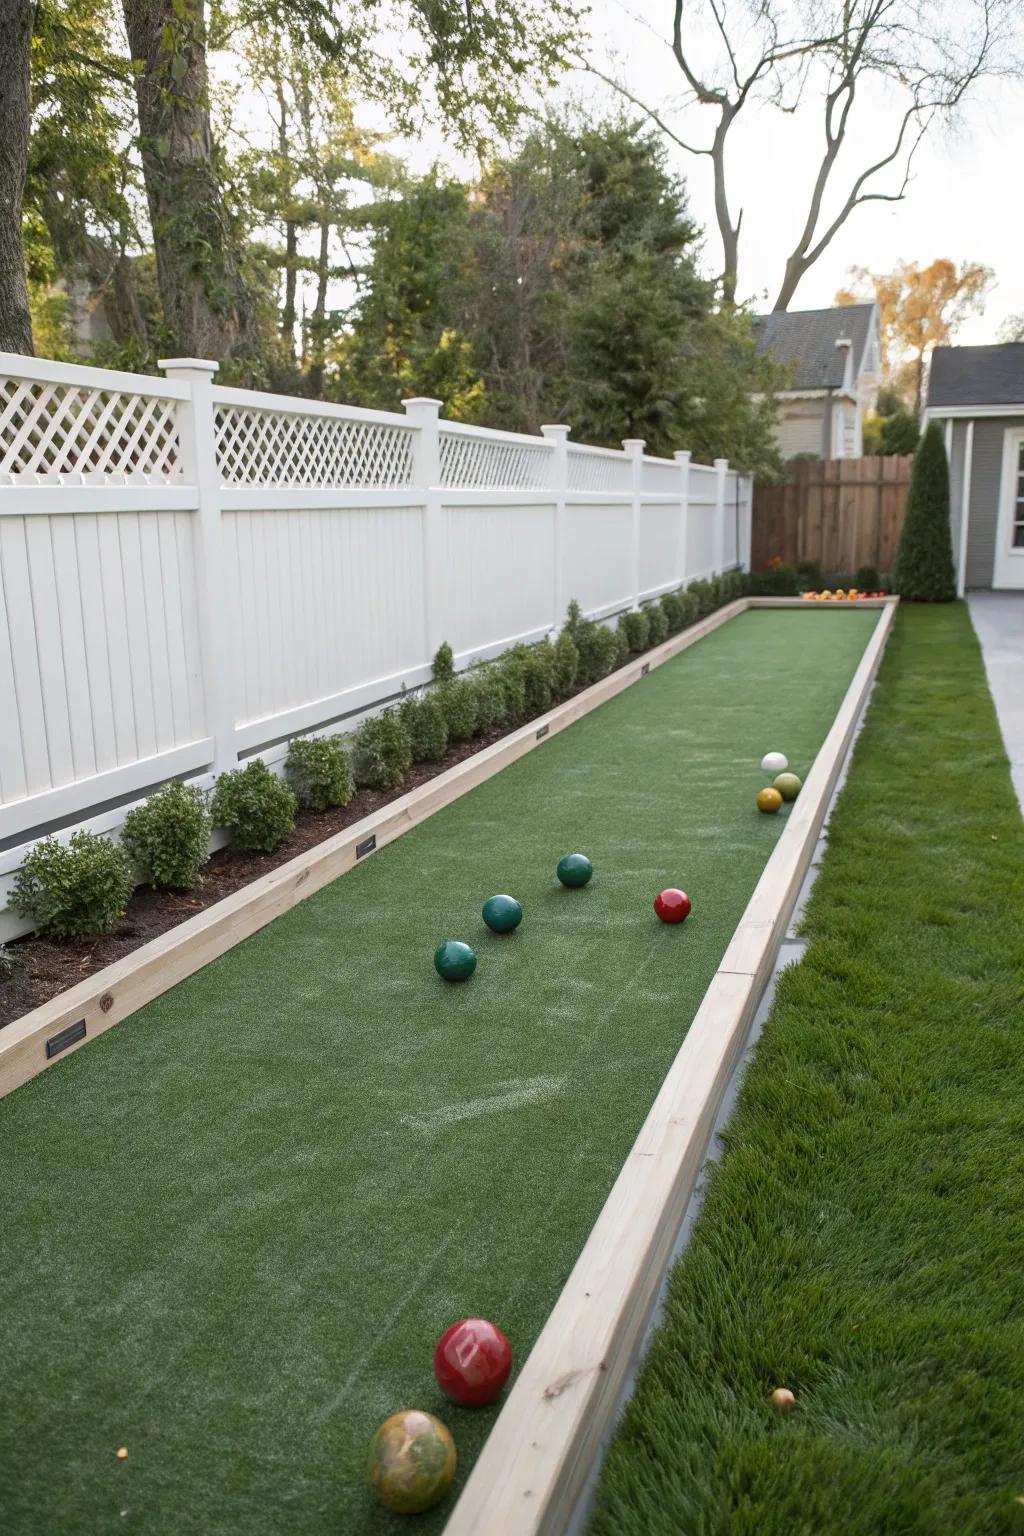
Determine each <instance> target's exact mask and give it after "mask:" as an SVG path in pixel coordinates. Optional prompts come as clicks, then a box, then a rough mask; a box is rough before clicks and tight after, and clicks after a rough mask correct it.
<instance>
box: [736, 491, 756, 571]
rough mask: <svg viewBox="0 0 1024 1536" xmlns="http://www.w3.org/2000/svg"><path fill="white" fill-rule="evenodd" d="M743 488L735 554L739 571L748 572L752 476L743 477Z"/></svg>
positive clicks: (752, 513) (751, 520) (752, 514)
mask: <svg viewBox="0 0 1024 1536" xmlns="http://www.w3.org/2000/svg"><path fill="white" fill-rule="evenodd" d="M743 486H744V491H743V515H742V517H741V519H740V547H739V549H738V550H737V552H736V553H737V556H738V558H739V562H740V569H741V570H743V571H749V570H750V543H751V538H752V534H753V522H754V477H753V475H744V476H743Z"/></svg>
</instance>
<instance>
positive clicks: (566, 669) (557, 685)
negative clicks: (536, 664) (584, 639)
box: [551, 629, 580, 699]
mask: <svg viewBox="0 0 1024 1536" xmlns="http://www.w3.org/2000/svg"><path fill="white" fill-rule="evenodd" d="M579 665H580V653H579V651H578V650H577V649H576V642H575V640H574V639H573V638H572V635H571V634H570V633H569V631H568V630H567V629H563V630H562V632H561V634H560V635H559V636H558V639H557V640H556V641H555V644H554V647H553V656H552V666H551V676H552V681H553V683H554V689H555V693H556V694H557V695H558V697H559V698H560V699H564V698H567V697H568V695H569V694H570V693H572V689H573V684H574V683H575V681H576V673H577V672H578V671H579Z"/></svg>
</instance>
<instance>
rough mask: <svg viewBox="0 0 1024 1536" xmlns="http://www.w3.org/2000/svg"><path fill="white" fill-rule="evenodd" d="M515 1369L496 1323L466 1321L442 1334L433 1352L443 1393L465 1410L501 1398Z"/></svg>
mask: <svg viewBox="0 0 1024 1536" xmlns="http://www.w3.org/2000/svg"><path fill="white" fill-rule="evenodd" d="M511 1369H512V1346H511V1345H510V1344H509V1342H508V1339H506V1337H505V1335H504V1334H503V1333H502V1331H501V1329H500V1328H496V1327H495V1326H494V1324H493V1323H489V1322H488V1321H487V1320H486V1318H483V1317H467V1318H464V1319H463V1321H462V1322H461V1323H453V1324H452V1326H451V1327H450V1328H449V1329H447V1330H446V1331H445V1332H444V1333H442V1335H441V1337H440V1338H439V1339H438V1341H437V1348H436V1349H435V1350H434V1375H435V1376H436V1377H437V1384H438V1386H439V1387H440V1388H441V1391H442V1392H443V1393H444V1394H445V1395H446V1397H450V1398H451V1400H452V1402H453V1403H461V1404H462V1405H463V1407H464V1408H482V1407H483V1406H484V1404H485V1403H493V1402H494V1401H495V1399H496V1398H498V1397H500V1396H501V1389H502V1387H503V1386H504V1385H505V1383H506V1381H508V1373H509V1371H510V1370H511Z"/></svg>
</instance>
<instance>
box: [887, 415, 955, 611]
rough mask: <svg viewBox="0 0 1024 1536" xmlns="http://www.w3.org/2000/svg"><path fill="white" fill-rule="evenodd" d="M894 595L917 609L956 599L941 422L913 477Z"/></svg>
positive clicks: (925, 442) (930, 432)
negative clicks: (897, 595)
mask: <svg viewBox="0 0 1024 1536" xmlns="http://www.w3.org/2000/svg"><path fill="white" fill-rule="evenodd" d="M892 584H893V589H894V590H895V591H896V592H898V593H899V595H900V597H903V598H909V599H910V601H911V602H915V603H950V602H952V601H953V599H954V598H955V597H956V578H955V576H954V573H953V542H952V539H951V538H950V533H949V466H948V465H947V463H946V449H945V446H944V445H943V441H942V432H941V430H940V428H939V425H938V422H935V421H932V422H929V423H928V426H927V427H926V428H925V433H924V436H923V437H922V439H921V443H920V446H919V447H918V450H917V453H916V454H915V455H914V471H913V474H912V475H911V477H910V493H909V495H908V496H907V515H906V519H905V521H904V523H903V533H902V535H901V537H900V547H899V553H898V554H897V556H896V565H895V568H894V570H893V573H892Z"/></svg>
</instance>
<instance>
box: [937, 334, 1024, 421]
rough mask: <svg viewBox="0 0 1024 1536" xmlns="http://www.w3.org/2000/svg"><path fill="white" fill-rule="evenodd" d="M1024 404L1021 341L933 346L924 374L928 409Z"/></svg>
mask: <svg viewBox="0 0 1024 1536" xmlns="http://www.w3.org/2000/svg"><path fill="white" fill-rule="evenodd" d="M1022 404H1024V342H1022V341H1008V342H1003V343H1000V344H998V345H994V346H988V347H936V348H935V351H934V352H933V353H932V361H931V368H930V370H929V374H928V408H929V410H937V409H939V408H940V407H942V406H944V405H949V406H964V405H978V406H983V405H1022Z"/></svg>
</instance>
